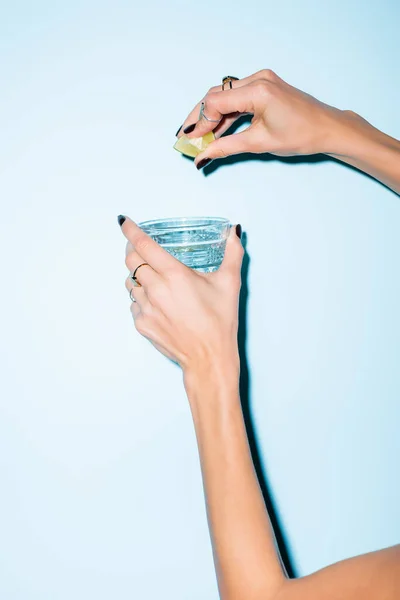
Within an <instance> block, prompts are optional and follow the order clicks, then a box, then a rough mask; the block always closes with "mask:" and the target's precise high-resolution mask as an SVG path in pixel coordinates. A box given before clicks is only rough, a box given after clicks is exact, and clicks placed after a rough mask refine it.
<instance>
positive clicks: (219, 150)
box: [208, 142, 229, 158]
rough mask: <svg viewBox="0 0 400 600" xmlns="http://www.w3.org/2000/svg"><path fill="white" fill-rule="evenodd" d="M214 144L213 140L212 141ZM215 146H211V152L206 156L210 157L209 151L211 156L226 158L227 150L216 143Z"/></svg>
mask: <svg viewBox="0 0 400 600" xmlns="http://www.w3.org/2000/svg"><path fill="white" fill-rule="evenodd" d="M214 144H215V142H214ZM215 145H216V147H214V148H212V150H211V152H209V153H208V156H209V157H210V158H211V153H212V158H226V157H227V156H229V153H228V150H227V149H226V148H224V147H223V146H222V147H219V146H218V145H217V144H215Z"/></svg>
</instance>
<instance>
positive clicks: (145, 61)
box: [0, 0, 400, 600]
mask: <svg viewBox="0 0 400 600" xmlns="http://www.w3.org/2000/svg"><path fill="white" fill-rule="evenodd" d="M399 20H400V5H399V3H398V2H397V1H395V0H392V1H389V0H386V1H382V0H381V1H380V2H378V1H371V0H370V1H365V0H364V1H361V0H360V1H353V2H348V1H344V0H336V1H335V2H322V1H312V0H303V1H302V2H297V1H291V2H289V1H288V2H280V3H277V2H270V1H263V2H255V1H254V0H249V1H248V2H246V3H245V5H243V3H235V2H226V1H220V2H209V1H207V0H206V1H202V2H201V3H198V2H196V3H195V2H189V1H186V2H181V1H177V0H170V1H169V2H161V0H159V1H157V2H154V1H149V2H146V3H141V4H140V5H139V4H138V3H136V2H122V1H120V0H116V1H114V2H110V1H108V2H93V1H91V2H77V1H76V0H71V1H70V2H62V3H59V2H54V1H52V2H48V1H41V2H40V1H38V2H35V3H31V2H21V1H15V2H12V3H11V2H9V3H5V2H3V3H1V6H0V52H1V54H0V81H1V95H0V200H1V219H0V256H1V260H2V267H1V281H2V294H1V305H2V310H1V317H0V318H1V339H0V360H1V362H0V365H1V366H0V370H1V399H0V482H1V484H0V485H1V494H0V537H1V542H0V596H1V597H2V598H4V599H7V600H26V599H27V598H29V600H47V599H49V600H50V599H51V600H70V599H71V598H75V599H76V600H83V599H85V600H86V599H87V598H96V599H97V600H103V599H104V600H109V599H111V598H112V599H114V598H119V599H120V600H123V599H127V598H148V599H151V600H156V599H159V598H160V597H164V598H171V599H172V598H174V600H186V599H187V598H191V600H204V599H205V598H210V599H211V598H217V588H216V583H215V576H214V570H213V565H212V555H211V549H210V544H209V539H208V531H207V523H206V517H205V511H204V504H203V497H202V485H201V477H200V470H199V463H198V458H197V450H196V445H195V438H194V433H193V427H192V424H191V418H190V413H189V409H188V405H187V401H186V399H185V396H184V392H183V388H182V383H181V374H180V372H179V371H178V369H177V368H175V367H174V366H173V365H171V364H170V363H169V362H168V361H166V360H165V359H164V358H163V357H162V356H160V355H158V354H157V353H156V352H155V351H154V350H153V348H152V347H151V346H150V345H149V344H148V343H147V342H146V341H145V340H143V339H141V338H139V336H137V335H136V333H135V331H134V328H133V325H132V323H131V320H130V313H129V301H128V297H127V295H126V292H125V289H124V279H125V276H126V271H125V267H124V261H123V254H124V241H123V239H122V236H121V233H120V231H119V228H118V225H117V222H116V216H117V214H119V213H123V214H128V215H130V216H131V217H132V218H134V219H136V220H142V219H146V218H152V217H159V216H174V215H190V214H206V213H209V214H217V215H220V216H227V217H229V218H230V219H231V220H232V222H241V223H242V225H243V228H244V230H245V231H246V233H247V238H248V245H247V248H248V252H249V256H250V259H251V261H250V269H249V277H248V286H249V304H248V337H247V347H248V359H249V363H250V365H251V390H250V391H251V409H252V414H253V417H254V424H255V430H256V435H257V439H258V441H259V445H260V450H261V453H262V459H263V464H264V467H265V469H266V472H267V474H268V480H269V485H270V489H271V493H272V497H273V501H274V503H275V506H276V508H277V517H278V518H279V520H280V523H281V527H282V531H283V533H284V535H285V537H286V539H287V542H288V551H289V553H290V555H291V557H292V561H293V564H294V567H295V570H296V572H297V573H298V574H299V575H302V574H306V573H309V572H311V571H313V570H315V569H318V568H321V567H323V566H325V565H327V564H329V563H332V562H333V561H336V560H339V559H342V558H345V557H347V556H350V555H353V554H356V553H361V552H366V551H369V550H374V549H376V548H380V547H383V546H387V545H391V544H394V543H396V542H398V541H399V536H400V522H399V517H398V507H399V505H400V493H399V483H398V459H399V451H400V447H399V446H400V442H399V435H398V423H399V416H400V414H399V392H400V369H399V340H400V317H399V305H400V283H399V257H400V236H399V224H400V200H399V197H398V196H396V195H395V194H393V193H392V192H390V191H389V190H387V189H386V188H384V187H383V186H381V185H380V184H379V183H377V182H375V181H373V180H371V179H370V178H368V177H366V176H364V175H361V174H359V173H357V172H356V171H355V170H353V169H350V168H347V167H345V166H342V165H339V164H338V163H335V162H333V161H317V162H312V161H311V162H308V161H305V162H300V163H296V164H291V163H290V162H285V161H281V160H278V159H276V160H275V159H271V160H259V159H255V160H251V161H240V162H237V163H236V164H231V165H225V166H222V165H221V166H220V167H218V168H217V169H214V171H213V172H212V173H211V174H209V175H208V176H205V175H204V174H202V173H198V172H197V171H196V169H195V168H194V167H193V165H191V164H190V162H189V161H187V160H185V159H183V158H182V157H181V156H180V155H179V154H178V153H176V152H174V151H173V150H172V144H173V143H174V139H175V138H174V134H175V131H176V129H177V128H178V126H179V125H180V124H181V123H182V121H183V119H184V118H185V117H186V115H187V113H188V111H189V110H190V109H191V108H192V106H193V105H194V104H195V103H196V102H197V101H198V100H199V99H200V98H201V96H202V95H203V94H205V92H206V91H207V89H208V88H209V87H210V86H211V85H215V84H218V83H219V81H220V78H221V77H222V76H223V75H226V74H233V75H237V76H245V75H248V74H250V73H252V72H254V71H257V70H258V69H261V68H264V67H270V68H272V69H274V70H275V71H276V72H277V73H278V74H279V75H281V76H282V77H283V78H284V79H286V80H287V81H289V82H290V83H292V84H293V85H296V86H298V87H300V88H302V89H304V90H306V91H308V92H309V93H311V94H314V95H315V96H317V97H318V98H320V99H321V100H323V101H326V102H328V103H330V104H333V105H335V106H337V107H339V108H351V109H353V110H355V111H357V112H359V113H360V114H362V115H363V116H364V117H365V118H367V119H368V120H370V121H371V122H373V123H374V124H375V125H376V126H377V127H379V128H381V129H383V130H384V131H387V132H388V133H391V135H393V136H394V137H398V138H399V137H400V118H399V106H400V89H399V65H398V59H399V56H400V37H399V34H398V31H399Z"/></svg>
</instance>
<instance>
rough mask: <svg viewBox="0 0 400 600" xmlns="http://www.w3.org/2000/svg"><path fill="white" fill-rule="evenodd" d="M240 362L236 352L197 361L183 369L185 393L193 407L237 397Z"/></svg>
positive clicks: (228, 401)
mask: <svg viewBox="0 0 400 600" xmlns="http://www.w3.org/2000/svg"><path fill="white" fill-rule="evenodd" d="M239 376H240V362H239V355H238V353H237V352H236V353H234V354H233V355H227V356H225V357H218V358H214V359H210V360H203V361H201V362H200V361H199V362H198V363H196V364H195V365H191V366H188V367H186V368H185V369H184V370H183V380H184V385H185V389H186V393H187V396H188V399H189V402H190V405H191V407H192V410H193V409H196V410H197V408H196V407H197V406H201V407H204V406H207V405H209V404H210V403H215V402H216V401H217V402H218V403H226V402H227V403H231V402H232V399H234V400H237V399H239Z"/></svg>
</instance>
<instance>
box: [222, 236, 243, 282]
mask: <svg viewBox="0 0 400 600" xmlns="http://www.w3.org/2000/svg"><path fill="white" fill-rule="evenodd" d="M241 237H242V226H241V225H233V226H232V227H231V230H230V233H229V237H228V239H227V240H226V248H225V256H224V260H223V261H222V264H221V266H220V268H219V271H218V272H225V273H226V272H229V273H231V274H232V275H237V276H238V277H240V271H241V269H242V262H243V255H244V248H243V245H242V242H241Z"/></svg>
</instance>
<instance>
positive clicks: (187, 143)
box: [174, 131, 215, 158]
mask: <svg viewBox="0 0 400 600" xmlns="http://www.w3.org/2000/svg"><path fill="white" fill-rule="evenodd" d="M214 140H215V135H214V132H213V131H210V132H209V133H206V135H203V137H200V138H188V137H186V135H183V136H182V137H181V138H179V139H178V141H177V142H176V144H175V145H174V148H175V150H178V152H181V153H182V154H184V155H185V156H191V157H192V158H196V156H197V155H198V154H200V152H203V150H205V149H206V148H207V146H208V145H209V144H211V142H213V141H214Z"/></svg>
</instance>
